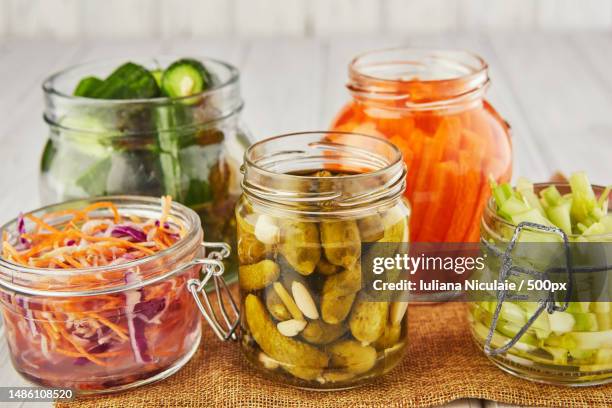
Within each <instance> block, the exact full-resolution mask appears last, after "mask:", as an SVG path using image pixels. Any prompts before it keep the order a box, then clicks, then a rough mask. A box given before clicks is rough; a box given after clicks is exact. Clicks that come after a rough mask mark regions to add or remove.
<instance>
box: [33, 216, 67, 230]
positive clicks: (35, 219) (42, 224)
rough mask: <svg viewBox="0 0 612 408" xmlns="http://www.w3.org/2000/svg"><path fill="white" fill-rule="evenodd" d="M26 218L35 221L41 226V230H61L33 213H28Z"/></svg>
mask: <svg viewBox="0 0 612 408" xmlns="http://www.w3.org/2000/svg"><path fill="white" fill-rule="evenodd" d="M25 218H27V219H28V220H30V221H32V222H33V223H35V224H36V225H37V226H38V227H39V230H40V229H46V230H47V231H49V232H59V231H58V230H57V229H56V228H54V227H52V226H50V225H49V224H47V223H46V222H44V221H43V220H41V219H40V218H38V217H35V216H33V215H32V214H27V215H26V216H25Z"/></svg>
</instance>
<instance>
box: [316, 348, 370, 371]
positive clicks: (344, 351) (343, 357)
mask: <svg viewBox="0 0 612 408" xmlns="http://www.w3.org/2000/svg"><path fill="white" fill-rule="evenodd" d="M327 351H329V354H330V356H331V358H330V366H331V367H334V368H343V369H345V370H346V371H348V372H350V373H353V374H363V373H365V372H367V371H369V370H370V369H371V368H372V367H374V364H376V349H374V347H371V346H362V345H361V344H360V343H359V342H358V341H355V340H342V341H339V342H337V343H334V344H331V345H330V346H328V348H327Z"/></svg>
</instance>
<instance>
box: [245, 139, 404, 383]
mask: <svg viewBox="0 0 612 408" xmlns="http://www.w3.org/2000/svg"><path fill="white" fill-rule="evenodd" d="M243 171H244V181H243V189H244V194H243V196H242V198H241V199H240V201H239V202H238V205H237V207H236V217H237V224H238V248H237V249H238V257H239V262H240V268H239V278H238V281H239V286H240V293H241V304H242V313H241V319H242V350H243V352H244V355H245V357H246V358H247V360H248V361H249V362H250V363H251V364H252V365H254V366H255V367H256V368H257V369H258V370H260V371H261V372H263V373H265V374H266V375H267V376H270V377H272V378H274V379H276V380H279V381H282V382H285V383H288V384H291V385H294V386H298V387H302V388H310V389H341V388H347V387H352V386H355V385H357V384H360V383H363V382H364V381H366V380H368V379H371V378H374V377H377V376H380V375H382V374H383V373H386V372H388V371H389V370H391V369H392V368H393V367H394V366H395V365H397V364H398V362H399V361H400V359H401V357H402V356H403V353H404V350H405V348H406V344H407V343H406V335H407V331H406V329H407V327H406V324H407V318H406V305H407V304H406V303H405V302H401V301H399V300H398V301H392V300H379V301H373V300H371V299H370V298H368V297H367V296H366V293H365V292H366V290H365V287H366V286H367V284H366V280H367V279H368V277H370V276H371V271H366V270H363V271H362V266H361V265H362V263H361V260H362V257H364V256H365V255H366V253H367V251H366V250H365V249H364V248H365V247H364V246H363V244H365V243H375V242H381V243H389V245H390V246H395V248H397V243H400V242H407V240H408V234H409V232H408V221H409V209H408V205H407V203H406V201H405V200H404V199H403V198H402V197H403V192H404V189H405V171H406V169H405V165H404V163H403V161H402V157H401V153H400V151H399V149H397V148H396V147H395V146H394V145H393V144H391V143H389V142H388V141H386V140H384V139H381V138H376V137H373V136H365V135H359V134H348V133H334V132H312V133H297V134H289V135H283V136H277V137H273V138H270V139H267V140H264V141H261V142H258V143H256V144H254V145H253V146H251V147H250V148H249V149H248V150H247V152H246V154H245V163H244V167H243Z"/></svg>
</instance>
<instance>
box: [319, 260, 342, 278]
mask: <svg viewBox="0 0 612 408" xmlns="http://www.w3.org/2000/svg"><path fill="white" fill-rule="evenodd" d="M341 270H342V267H340V266H338V265H334V264H332V263H329V261H328V260H327V259H325V258H323V257H321V259H320V260H319V263H318V264H317V268H316V271H317V273H320V274H321V275H326V276H329V275H334V274H336V273H338V272H340V271H341Z"/></svg>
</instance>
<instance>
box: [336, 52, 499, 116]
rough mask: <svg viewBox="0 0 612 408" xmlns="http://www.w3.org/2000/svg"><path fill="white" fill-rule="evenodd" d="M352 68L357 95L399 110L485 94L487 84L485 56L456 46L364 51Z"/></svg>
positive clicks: (351, 85) (454, 102)
mask: <svg viewBox="0 0 612 408" xmlns="http://www.w3.org/2000/svg"><path fill="white" fill-rule="evenodd" d="M448 72H452V74H448ZM348 73H349V83H348V84H347V88H348V90H349V92H351V94H352V95H353V97H354V98H355V99H357V100H360V101H363V102H364V103H369V104H373V105H380V107H382V108H385V109H397V110H402V109H413V110H433V109H439V108H444V107H448V106H449V105H459V104H468V103H470V102H473V101H476V100H478V99H480V98H482V97H483V95H484V92H485V91H486V89H487V87H488V84H489V74H488V65H487V63H486V61H485V60H484V59H483V58H482V57H480V56H479V55H477V54H475V53H472V52H470V51H464V50H452V49H426V48H407V47H398V48H387V49H380V50H373V51H366V52H364V53H361V54H358V55H357V56H355V57H354V58H353V59H352V60H351V62H350V64H349V68H348ZM441 73H443V74H441ZM436 75H437V76H436Z"/></svg>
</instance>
